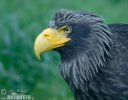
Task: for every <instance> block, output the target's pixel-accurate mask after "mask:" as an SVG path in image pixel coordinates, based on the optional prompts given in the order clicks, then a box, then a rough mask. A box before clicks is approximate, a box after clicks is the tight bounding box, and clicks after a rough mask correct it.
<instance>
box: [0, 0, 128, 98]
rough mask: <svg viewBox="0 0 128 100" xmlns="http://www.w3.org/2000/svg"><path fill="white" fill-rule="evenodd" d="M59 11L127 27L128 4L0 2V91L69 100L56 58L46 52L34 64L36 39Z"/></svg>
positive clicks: (116, 0) (99, 0)
mask: <svg viewBox="0 0 128 100" xmlns="http://www.w3.org/2000/svg"><path fill="white" fill-rule="evenodd" d="M60 8H66V9H70V10H87V11H90V12H93V13H95V14H97V15H99V16H101V17H103V18H104V20H105V22H106V23H128V10H127V9H128V0H0V89H6V90H7V91H8V90H10V89H12V90H17V89H27V90H28V91H29V93H28V94H31V95H32V96H34V98H35V100H73V96H72V93H71V92H70V90H69V88H68V85H67V84H66V83H65V81H64V80H63V79H62V77H61V75H60V73H59V68H58V66H59V63H60V57H59V54H58V53H56V52H54V51H50V52H48V53H45V54H43V55H42V61H38V60H37V58H36V57H35V55H34V52H33V44H34V40H35V38H36V36H37V35H38V33H40V32H41V31H42V30H43V29H44V28H46V27H47V25H48V22H49V20H50V18H51V16H52V15H53V13H54V12H55V11H56V10H58V9H60ZM0 96H1V94H0Z"/></svg>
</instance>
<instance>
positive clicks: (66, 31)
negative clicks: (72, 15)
mask: <svg viewBox="0 0 128 100" xmlns="http://www.w3.org/2000/svg"><path fill="white" fill-rule="evenodd" d="M63 31H64V32H65V33H71V32H72V28H71V27H70V26H67V27H65V28H64V29H63Z"/></svg>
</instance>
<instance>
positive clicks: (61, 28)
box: [58, 26, 68, 31]
mask: <svg viewBox="0 0 128 100" xmlns="http://www.w3.org/2000/svg"><path fill="white" fill-rule="evenodd" d="M66 27H68V26H63V27H60V28H59V29H58V30H59V31H60V30H63V29H64V28H66Z"/></svg>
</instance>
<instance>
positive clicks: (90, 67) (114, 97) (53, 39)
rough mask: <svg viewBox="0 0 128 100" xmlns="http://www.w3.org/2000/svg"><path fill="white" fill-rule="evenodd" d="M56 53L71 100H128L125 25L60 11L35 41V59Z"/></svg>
mask: <svg viewBox="0 0 128 100" xmlns="http://www.w3.org/2000/svg"><path fill="white" fill-rule="evenodd" d="M52 49H53V50H55V51H57V52H59V54H60V59H61V64H60V66H59V70H60V73H61V75H62V77H63V78H64V80H65V81H66V83H67V84H68V86H69V88H70V89H71V91H72V93H73V96H74V98H75V100H128V24H106V23H105V22H104V20H103V19H102V18H101V17H99V16H97V15H95V14H93V13H90V12H88V11H72V10H67V9H60V10H58V11H56V12H55V14H54V15H53V17H52V18H51V20H50V22H49V24H48V28H46V29H44V30H43V31H42V32H41V33H40V34H39V35H38V36H37V38H36V40H35V44H34V51H35V55H36V56H37V58H38V59H41V58H40V54H41V53H42V52H46V51H49V50H52Z"/></svg>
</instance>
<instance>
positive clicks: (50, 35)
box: [34, 28, 70, 60]
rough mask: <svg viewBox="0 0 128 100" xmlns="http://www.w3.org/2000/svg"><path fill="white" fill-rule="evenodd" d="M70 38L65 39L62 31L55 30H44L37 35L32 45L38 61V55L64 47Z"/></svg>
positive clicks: (65, 36)
mask: <svg viewBox="0 0 128 100" xmlns="http://www.w3.org/2000/svg"><path fill="white" fill-rule="evenodd" d="M69 40H70V38H67V34H65V33H64V31H63V30H55V29H52V28H47V29H45V30H44V31H43V32H42V33H40V34H39V35H38V37H37V38H36V40H35V44H34V51H35V54H36V56H37V58H38V59H39V60H41V58H40V53H41V52H45V51H48V50H51V49H54V48H57V47H61V46H64V45H65V43H66V42H68V41H69Z"/></svg>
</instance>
